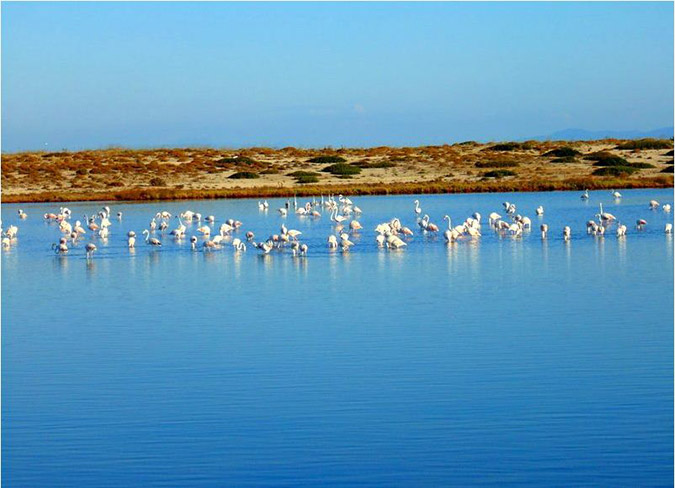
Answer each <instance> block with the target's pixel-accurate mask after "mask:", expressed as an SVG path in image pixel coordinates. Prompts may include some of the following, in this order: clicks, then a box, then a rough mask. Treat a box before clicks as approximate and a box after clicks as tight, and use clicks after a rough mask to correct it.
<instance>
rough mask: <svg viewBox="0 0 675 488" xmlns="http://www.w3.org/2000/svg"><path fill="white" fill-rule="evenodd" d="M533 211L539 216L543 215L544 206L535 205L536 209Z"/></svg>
mask: <svg viewBox="0 0 675 488" xmlns="http://www.w3.org/2000/svg"><path fill="white" fill-rule="evenodd" d="M535 213H536V214H537V215H539V216H541V215H544V207H542V206H541V205H539V206H538V207H537V210H535Z"/></svg>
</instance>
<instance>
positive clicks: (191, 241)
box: [190, 236, 197, 251]
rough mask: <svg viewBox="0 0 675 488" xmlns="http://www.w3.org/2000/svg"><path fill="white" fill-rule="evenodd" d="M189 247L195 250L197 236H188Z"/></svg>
mask: <svg viewBox="0 0 675 488" xmlns="http://www.w3.org/2000/svg"><path fill="white" fill-rule="evenodd" d="M190 247H191V248H192V250H193V251H196V250H197V236H192V237H190Z"/></svg>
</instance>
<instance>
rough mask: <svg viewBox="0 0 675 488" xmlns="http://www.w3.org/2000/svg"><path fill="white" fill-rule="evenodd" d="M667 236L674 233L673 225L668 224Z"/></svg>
mask: <svg viewBox="0 0 675 488" xmlns="http://www.w3.org/2000/svg"><path fill="white" fill-rule="evenodd" d="M664 230H665V232H666V234H672V233H673V224H671V223H668V224H666V228H665V229H664Z"/></svg>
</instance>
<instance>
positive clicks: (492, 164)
mask: <svg viewBox="0 0 675 488" xmlns="http://www.w3.org/2000/svg"><path fill="white" fill-rule="evenodd" d="M475 166H476V168H515V167H516V166H518V163H517V162H515V161H482V162H479V163H476V164H475Z"/></svg>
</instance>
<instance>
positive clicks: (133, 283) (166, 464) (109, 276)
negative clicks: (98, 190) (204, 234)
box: [1, 190, 673, 486]
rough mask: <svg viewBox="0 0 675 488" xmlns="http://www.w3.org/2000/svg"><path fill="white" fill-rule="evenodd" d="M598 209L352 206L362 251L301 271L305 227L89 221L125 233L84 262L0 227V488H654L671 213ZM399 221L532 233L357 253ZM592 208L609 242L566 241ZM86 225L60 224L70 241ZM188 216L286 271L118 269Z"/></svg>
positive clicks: (252, 205)
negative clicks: (291, 241) (422, 217)
mask: <svg viewBox="0 0 675 488" xmlns="http://www.w3.org/2000/svg"><path fill="white" fill-rule="evenodd" d="M622 193H623V195H624V197H623V199H622V200H621V201H619V202H615V201H614V200H613V199H612V198H611V196H610V194H609V192H606V191H603V192H591V199H590V201H589V202H583V201H582V200H580V198H579V195H580V193H579V192H575V193H566V192H554V193H520V194H518V193H510V194H482V195H475V194H474V195H437V196H419V197H413V196H389V197H364V198H355V199H354V201H355V203H356V204H357V205H358V206H359V207H361V209H363V211H364V213H363V216H362V217H361V218H360V221H361V223H362V224H363V226H364V230H363V231H362V232H361V237H360V238H358V237H355V238H354V240H355V242H356V246H355V247H354V248H353V250H352V251H351V252H349V253H345V254H343V253H342V252H340V251H337V252H331V251H329V250H328V249H327V248H326V247H325V239H326V237H327V236H328V235H329V233H330V232H331V222H330V220H329V218H328V213H327V212H324V216H323V217H322V218H321V219H318V220H312V219H309V218H301V217H297V216H295V215H289V216H288V217H287V218H285V219H284V218H282V217H280V216H279V214H278V213H277V212H276V210H275V209H276V208H278V207H281V206H282V205H283V203H284V201H285V200H270V210H269V211H268V212H267V213H262V212H260V211H259V210H258V206H257V204H256V201H252V200H227V201H223V200H220V201H183V202H170V203H167V202H157V203H151V204H118V203H113V204H111V208H112V211H113V214H115V213H116V212H117V211H122V212H123V220H122V221H121V222H118V221H116V220H115V219H112V221H113V225H112V227H111V236H110V238H109V239H108V242H107V243H103V242H100V241H96V244H97V246H98V248H99V250H98V252H97V253H96V254H95V256H94V258H93V259H92V260H90V261H87V260H86V259H85V257H84V250H83V245H80V246H79V247H78V248H74V249H71V251H70V253H69V255H68V256H65V257H60V256H55V255H54V254H53V252H52V251H51V250H50V245H51V243H52V242H56V241H57V240H58V237H59V232H58V228H57V226H56V224H53V223H52V224H49V223H46V222H44V221H43V219H42V215H43V214H44V213H45V212H48V211H55V210H58V205H46V204H25V205H4V206H3V208H2V217H3V226H4V227H5V228H6V227H7V226H8V225H10V224H12V223H16V224H17V225H18V226H19V236H18V242H17V245H16V246H13V247H12V248H11V249H10V250H9V251H3V252H2V257H1V262H2V285H3V286H2V319H3V320H2V325H3V330H2V332H3V337H2V339H3V340H2V385H3V386H2V394H3V404H2V414H3V420H2V427H3V436H2V452H3V458H2V463H3V474H2V480H3V482H5V483H7V486H139V485H143V486H301V485H304V486H317V485H322V486H331V485H332V486H338V485H341V486H391V485H396V486H420V485H425V486H438V485H468V484H477V485H494V486H504V485H512V486H523V485H544V484H545V485H564V486H580V485H595V486H598V485H605V486H618V485H622V486H631V485H640V486H657V485H658V486H663V485H672V483H673V478H672V471H673V455H672V450H673V440H672V432H673V376H672V374H673V373H672V372H673V242H672V238H671V237H670V236H666V235H664V233H663V227H664V225H665V223H666V222H672V214H665V213H664V212H663V211H662V210H658V211H651V210H649V209H648V205H647V203H648V201H649V200H651V199H656V200H658V201H659V202H661V203H671V204H672V203H673V202H672V200H673V195H672V191H670V190H634V191H631V190H625V191H624V190H622ZM415 198H419V199H420V201H421V206H422V208H423V211H424V213H428V214H429V215H430V216H431V220H432V221H433V222H435V223H437V224H438V225H439V226H440V227H441V228H442V229H443V227H444V225H443V224H444V222H443V221H442V217H443V215H444V214H446V213H447V214H449V215H450V216H451V217H452V218H453V220H454V222H455V223H460V222H461V221H463V220H464V218H466V217H467V216H469V215H470V214H471V213H473V212H474V211H479V212H480V213H481V214H482V215H483V219H484V220H486V218H487V215H488V214H489V213H490V212H491V211H497V212H499V213H501V214H502V215H504V212H503V208H502V206H501V203H502V202H503V201H505V200H508V201H510V202H513V203H516V205H517V206H518V212H519V213H522V214H523V215H528V216H530V218H531V219H532V222H533V227H534V229H533V230H532V232H531V233H529V234H526V235H525V236H524V237H523V238H522V239H517V240H513V239H511V238H499V237H498V236H497V235H496V234H494V233H493V232H492V231H490V230H489V228H488V226H487V224H486V223H484V225H483V237H482V238H481V239H480V240H479V241H471V240H467V241H464V242H459V243H457V244H455V245H452V246H450V247H448V246H446V245H445V244H444V242H443V238H442V236H440V235H439V236H438V237H436V238H430V237H422V236H420V235H416V236H415V237H414V238H413V240H412V241H411V242H410V243H409V246H408V248H407V249H405V250H402V251H396V252H394V251H388V250H382V249H378V248H377V247H376V245H375V242H374V233H373V230H372V229H373V228H374V227H375V225H376V224H377V223H379V222H382V221H385V220H389V219H390V218H392V217H394V216H398V217H399V218H401V220H402V221H403V224H404V225H408V226H410V227H411V228H414V230H416V228H415V227H416V226H415V223H414V213H413V211H412V209H413V205H412V201H413V200H414V199H415ZM601 201H602V202H603V203H604V207H605V211H607V212H611V213H613V214H615V215H616V216H617V217H618V218H619V219H620V220H621V221H622V222H624V223H626V224H627V225H628V235H627V237H626V238H625V239H617V238H616V236H615V235H614V230H615V226H614V227H612V228H610V230H609V231H608V234H607V235H606V236H605V237H603V238H596V237H592V236H588V235H587V234H586V232H585V222H586V221H587V220H589V219H592V218H594V214H596V213H597V212H598V203H599V202H601ZM301 202H304V200H301ZM101 205H102V204H92V203H88V204H71V205H68V206H69V208H71V209H72V210H73V214H74V218H73V220H75V218H79V219H80V220H83V219H82V214H84V213H87V214H90V213H92V212H95V211H97V210H99V209H100V208H101ZM538 205H543V206H544V207H545V210H546V212H545V215H544V216H543V217H542V218H541V219H540V218H539V217H536V216H535V215H534V209H535V208H536V207H537V206H538ZM18 208H23V209H24V210H25V211H26V212H27V213H28V215H29V217H28V219H27V220H25V221H19V220H18V218H17V215H16V211H17V209H18ZM188 208H189V209H193V210H196V211H199V212H201V213H202V214H203V215H209V214H214V215H215V216H216V218H217V219H218V220H217V222H216V225H215V227H216V228H217V227H218V226H219V225H220V223H222V221H223V220H224V219H227V218H235V219H239V220H241V221H243V222H244V225H243V227H242V229H241V232H240V234H241V235H243V234H244V232H245V231H247V230H253V231H254V232H255V233H256V236H257V237H258V238H262V237H266V236H267V235H269V234H271V233H276V232H278V229H279V226H280V224H281V223H282V222H284V223H285V224H286V225H287V226H288V227H289V228H295V229H298V230H300V231H302V232H303V235H302V238H303V239H302V240H303V242H307V243H308V244H309V247H310V250H309V256H307V257H306V258H294V257H293V256H291V255H290V253H288V252H287V253H285V254H271V255H268V256H261V255H259V253H258V251H257V250H255V249H252V248H251V247H249V249H248V251H247V252H246V253H243V254H239V255H237V254H235V253H234V252H233V250H232V248H231V247H227V248H225V249H222V250H220V251H216V252H212V253H208V252H207V253H203V252H192V251H191V250H190V245H189V239H185V240H183V242H182V243H180V244H176V243H174V242H172V241H171V240H170V239H169V238H168V236H166V238H164V239H163V241H164V244H165V245H164V246H163V247H162V248H161V249H152V248H150V247H149V246H146V245H145V244H144V243H143V242H142V240H141V239H140V238H139V239H138V247H137V249H136V250H135V252H134V253H133V254H131V253H130V252H129V250H128V249H127V248H126V238H125V234H126V231H127V230H130V229H133V230H135V231H136V232H137V233H138V234H139V236H140V232H141V231H142V230H143V229H144V228H145V226H147V224H148V222H149V220H150V217H151V216H152V215H154V213H155V212H157V211H158V210H164V209H166V210H168V211H170V212H172V213H174V214H176V213H178V212H180V211H182V210H185V209H188ZM638 218H644V219H646V220H647V221H648V225H647V227H646V228H645V230H643V231H640V232H638V231H637V230H635V225H634V224H635V221H636V219H638ZM540 222H546V223H547V224H548V225H549V227H550V236H549V239H548V240H546V241H543V242H542V241H541V239H540V237H539V232H538V230H537V229H538V227H539V223H540ZM174 224H175V222H172V224H171V225H172V227H174V226H175V225H174ZM564 225H570V226H571V227H572V233H573V238H572V240H571V241H570V242H567V243H565V242H563V240H562V235H561V232H562V227H563V226H564ZM195 228H196V225H195V224H193V225H192V226H190V225H189V226H188V234H189V235H190V234H192V233H194V230H195ZM88 240H89V239H87V241H85V242H88Z"/></svg>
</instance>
